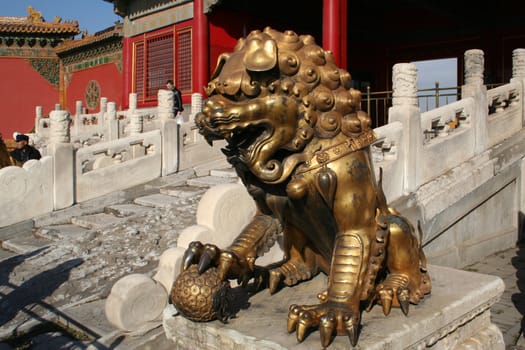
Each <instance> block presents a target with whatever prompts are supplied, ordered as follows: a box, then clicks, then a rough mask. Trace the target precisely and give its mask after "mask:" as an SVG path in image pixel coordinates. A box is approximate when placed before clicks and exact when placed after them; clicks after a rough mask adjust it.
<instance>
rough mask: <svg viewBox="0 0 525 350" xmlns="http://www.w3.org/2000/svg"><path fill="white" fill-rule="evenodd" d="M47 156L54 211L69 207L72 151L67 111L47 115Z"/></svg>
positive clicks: (73, 174)
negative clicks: (48, 155)
mask: <svg viewBox="0 0 525 350" xmlns="http://www.w3.org/2000/svg"><path fill="white" fill-rule="evenodd" d="M49 119H50V127H49V146H48V147H49V148H48V149H49V154H50V155H51V156H52V157H53V203H54V204H53V205H54V209H55V210H57V209H63V208H67V207H69V206H71V205H72V204H73V203H74V200H75V187H74V186H75V185H74V184H75V181H74V176H75V173H74V171H75V167H74V157H75V156H74V150H73V145H71V144H70V143H69V142H70V131H69V126H70V123H71V119H70V118H69V113H68V112H67V111H62V110H55V111H51V113H50V114H49Z"/></svg>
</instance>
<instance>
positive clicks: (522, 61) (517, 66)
mask: <svg viewBox="0 0 525 350" xmlns="http://www.w3.org/2000/svg"><path fill="white" fill-rule="evenodd" d="M512 77H513V78H521V79H525V49H515V50H514V51H512Z"/></svg>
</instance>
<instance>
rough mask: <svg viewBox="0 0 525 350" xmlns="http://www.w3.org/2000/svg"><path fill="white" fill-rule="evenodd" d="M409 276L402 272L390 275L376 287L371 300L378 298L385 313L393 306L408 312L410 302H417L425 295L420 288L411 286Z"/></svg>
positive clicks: (405, 312)
mask: <svg viewBox="0 0 525 350" xmlns="http://www.w3.org/2000/svg"><path fill="white" fill-rule="evenodd" d="M409 285H410V283H409V278H408V277H407V276H405V275H402V274H396V275H390V276H388V277H387V279H386V280H385V281H384V282H383V283H381V284H379V285H378V286H377V288H376V294H375V296H374V298H373V299H372V300H371V303H373V302H374V300H378V302H379V303H380V304H381V306H382V308H383V313H384V314H385V316H386V315H388V314H389V313H390V310H391V308H392V306H399V307H400V308H401V311H403V313H404V314H405V315H407V314H408V311H409V305H410V303H414V304H417V303H418V302H419V300H420V299H421V298H422V297H423V295H422V293H421V291H420V290H411V289H410V288H409Z"/></svg>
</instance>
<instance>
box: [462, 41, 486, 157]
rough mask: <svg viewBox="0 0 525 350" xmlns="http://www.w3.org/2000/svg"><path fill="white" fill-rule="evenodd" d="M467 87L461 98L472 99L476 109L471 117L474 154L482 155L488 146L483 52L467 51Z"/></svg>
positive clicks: (463, 90)
mask: <svg viewBox="0 0 525 350" xmlns="http://www.w3.org/2000/svg"><path fill="white" fill-rule="evenodd" d="M464 59H465V85H463V86H462V87H461V98H467V97H472V98H473V99H474V101H475V102H474V104H475V106H476V107H475V108H474V111H473V115H471V116H470V121H471V124H472V125H473V127H474V132H475V135H476V136H475V146H474V152H475V153H476V154H480V153H481V152H483V151H484V150H485V149H486V148H487V146H488V129H487V115H488V108H487V87H486V86H485V85H484V84H483V74H484V69H485V58H484V53H483V51H482V50H478V49H472V50H467V51H465V55H464Z"/></svg>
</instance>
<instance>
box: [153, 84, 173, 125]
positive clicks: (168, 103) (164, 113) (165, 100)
mask: <svg viewBox="0 0 525 350" xmlns="http://www.w3.org/2000/svg"><path fill="white" fill-rule="evenodd" d="M157 96H158V105H157V114H158V116H159V118H160V120H169V119H173V118H175V114H174V113H173V104H174V96H173V91H170V90H163V89H160V90H159V92H158V95H157Z"/></svg>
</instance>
